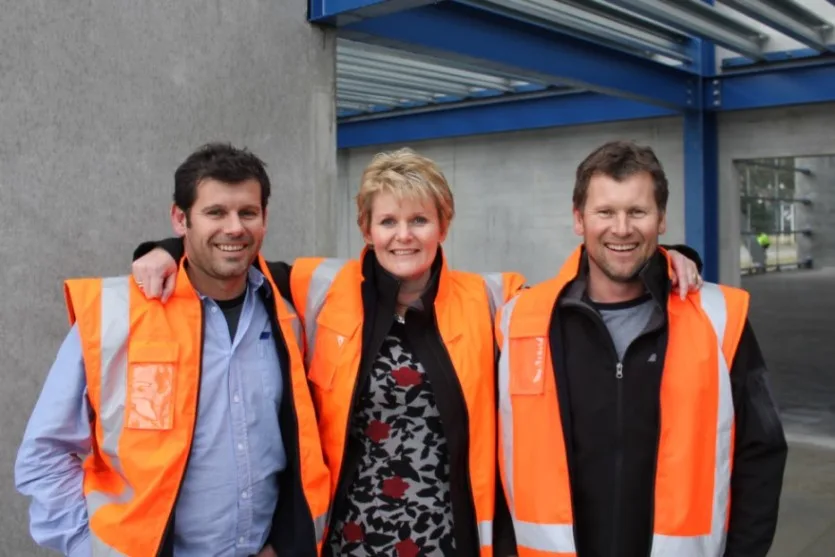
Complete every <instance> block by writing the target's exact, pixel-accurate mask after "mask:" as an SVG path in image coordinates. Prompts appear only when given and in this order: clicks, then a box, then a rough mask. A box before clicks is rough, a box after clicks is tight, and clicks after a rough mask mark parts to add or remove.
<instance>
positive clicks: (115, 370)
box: [64, 256, 330, 557]
mask: <svg viewBox="0 0 835 557" xmlns="http://www.w3.org/2000/svg"><path fill="white" fill-rule="evenodd" d="M258 260H259V264H260V270H261V272H262V273H264V276H265V277H266V278H267V280H268V282H269V283H270V285H271V286H272V290H273V294H274V296H273V297H274V299H275V312H276V316H277V318H278V319H277V320H278V324H279V327H280V329H281V333H282V335H283V336H284V339H285V341H286V345H287V351H288V353H289V360H290V370H289V376H290V382H289V385H288V391H289V393H292V396H293V400H294V403H295V408H296V415H297V422H298V432H297V434H298V440H299V447H298V450H299V455H300V460H301V477H302V486H303V491H304V495H305V499H306V502H307V506H308V508H309V510H310V513H311V518H312V519H313V520H314V522H315V526H316V528H315V530H316V534H317V537H318V542H317V543H318V545H319V547H321V541H322V536H323V533H324V526H325V521H326V517H327V511H328V503H329V489H330V481H329V477H328V470H327V467H326V466H325V464H324V460H323V457H322V450H321V445H320V443H319V435H318V430H317V427H316V416H315V411H314V409H313V404H312V400H311V398H310V394H309V391H308V388H307V379H306V376H305V371H304V362H303V357H302V350H303V345H300V344H299V341H300V340H301V338H302V331H301V326H300V324H299V321H298V318H297V316H296V314H295V313H294V312H293V310H292V308H291V306H290V304H289V303H288V302H287V301H286V300H285V299H284V298H282V297H281V295H280V294H279V291H278V289H277V288H276V286H275V283H274V282H273V279H272V277H271V276H270V274H269V271H268V270H267V266H266V264H265V262H264V261H263V259H262V258H261V257H260V256H259V259H258ZM64 289H65V297H66V302H67V307H68V310H69V316H70V324H74V323H77V325H78V331H79V333H80V336H81V344H82V354H83V358H84V367H85V372H86V378H87V393H88V397H89V400H90V405H91V408H92V409H93V411H94V413H95V419H94V425H95V429H94V431H93V439H92V452H91V454H90V455H89V457H87V458H86V459H85V460H84V464H83V469H84V495H85V497H86V499H87V512H88V516H89V526H90V539H91V543H92V547H93V556H94V557H99V556H102V557H104V556H107V557H119V556H129V557H146V556H147V557H153V556H156V555H157V552H158V550H159V547H160V544H161V543H162V538H163V536H164V534H165V530H166V527H167V523H168V520H169V517H170V515H171V513H172V512H173V510H174V505H175V503H176V498H177V493H178V490H179V487H180V484H181V482H182V479H183V475H184V473H185V470H186V463H187V460H188V455H189V452H190V450H191V443H192V435H193V432H194V426H195V420H196V419H197V394H198V389H199V385H200V375H201V373H200V370H201V363H202V362H201V354H202V343H203V340H202V330H203V329H202V319H203V316H202V303H201V301H200V298H199V297H198V295H197V294H196V293H195V291H194V290H193V288H192V286H191V282H190V281H189V279H188V276H187V274H186V272H185V265H180V271H179V276H178V277H177V281H176V290H175V292H174V295H173V296H172V297H171V299H170V300H169V301H168V302H167V303H166V304H165V305H163V304H162V303H160V302H159V301H158V300H147V299H146V298H145V296H144V294H142V292H141V291H140V290H139V288H138V287H137V286H136V283H135V282H134V281H133V279H132V278H131V277H127V276H125V277H112V278H88V279H72V280H68V281H66V283H65V287H64Z"/></svg>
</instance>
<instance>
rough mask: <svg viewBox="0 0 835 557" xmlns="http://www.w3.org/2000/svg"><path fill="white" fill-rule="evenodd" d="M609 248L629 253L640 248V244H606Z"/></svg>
mask: <svg viewBox="0 0 835 557" xmlns="http://www.w3.org/2000/svg"><path fill="white" fill-rule="evenodd" d="M605 245H606V248H607V249H610V250H612V251H614V252H617V253H629V252H630V251H634V250H636V249H638V244H605Z"/></svg>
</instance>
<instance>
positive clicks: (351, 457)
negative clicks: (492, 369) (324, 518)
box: [326, 250, 479, 557]
mask: <svg viewBox="0 0 835 557" xmlns="http://www.w3.org/2000/svg"><path fill="white" fill-rule="evenodd" d="M441 262H442V254H441V252H440V250H439V251H438V255H437V257H436V259H435V262H434V263H433V266H432V278H431V279H430V282H429V284H428V288H427V290H426V292H425V293H424V294H423V296H422V297H421V303H420V304H419V305H420V306H421V307H422V309H416V308H410V309H409V310H408V318H407V319H406V322H405V331H406V336H407V340H408V343H409V345H410V347H411V348H412V350H413V351H414V353H415V356H416V357H417V359H418V360H419V361H420V362H421V363H422V364H423V366H424V368H425V369H426V374H427V376H428V378H429V382H430V383H431V384H432V390H433V391H434V394H435V401H436V403H437V405H438V411H439V413H440V415H441V424H442V427H443V430H444V435H445V437H446V439H447V447H448V448H449V462H450V496H451V501H452V515H453V535H454V539H455V548H456V551H455V554H456V556H458V555H460V556H462V557H465V556H472V557H475V556H477V555H479V540H478V531H477V522H476V516H475V504H474V501H473V497H472V492H471V490H470V479H469V477H470V473H469V450H468V447H469V424H468V417H467V407H466V402H465V400H464V393H463V391H462V389H461V385H460V383H459V382H458V376H457V374H456V372H455V368H453V365H452V360H451V359H450V356H449V353H448V352H447V349H446V347H445V346H444V344H443V341H442V340H441V336H440V332H439V330H438V325H437V322H436V319H435V303H434V302H435V295H436V293H437V291H438V284H439V280H441V277H440V273H441ZM362 274H363V283H362V306H363V310H364V313H365V319H364V320H363V330H362V356H361V359H360V370H359V374H358V376H357V386H356V388H355V391H354V392H355V395H354V400H352V401H351V405H352V408H356V406H357V403H358V397H359V394H360V393H362V392H363V390H364V385H365V383H366V382H367V381H368V377H369V374H370V372H371V367H372V366H373V365H374V362H375V360H376V359H377V354H378V353H379V352H380V349H381V348H382V345H383V342H384V341H385V338H386V335H387V334H388V332H389V331H390V330H391V327H392V325H393V323H394V314H395V304H396V301H397V294H398V290H399V288H400V282H399V281H398V280H397V279H396V278H395V277H394V276H392V275H391V274H389V273H388V272H387V271H385V270H384V269H383V268H382V267H381V266H380V265H379V263H377V258H376V256H375V255H374V252H373V251H368V252H367V253H366V255H365V257H364V258H363V261H362ZM362 450H363V446H362V444H361V443H360V442H358V440H357V439H354V438H352V437H350V436H349V437H348V445H347V448H346V451H345V456H344V457H343V466H342V471H341V474H340V477H339V481H338V484H337V491H336V497H335V499H334V502H333V511H332V516H333V517H339V516H340V515H341V514H342V510H343V509H342V507H341V505H342V504H343V503H344V501H345V496H346V493H347V491H348V488H349V487H350V483H351V480H352V479H353V476H354V474H355V472H356V467H357V465H358V464H359V461H360V459H361V458H362V452H361V451H362ZM326 554H328V555H329V553H327V552H326Z"/></svg>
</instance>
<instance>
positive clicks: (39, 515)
mask: <svg viewBox="0 0 835 557" xmlns="http://www.w3.org/2000/svg"><path fill="white" fill-rule="evenodd" d="M264 282H265V279H264V275H262V274H261V273H260V272H259V271H258V270H256V269H255V268H251V269H250V272H249V281H248V288H247V293H246V296H245V299H244V306H243V309H242V310H241V315H240V319H239V322H238V327H237V330H236V333H235V338H234V339H230V336H229V328H228V327H227V324H226V319H225V317H224V315H223V311H221V309H220V308H219V307H218V305H217V304H216V303H215V302H214V301H213V300H211V299H209V298H206V297H205V296H201V299H202V303H203V314H204V320H205V326H204V340H203V365H202V375H201V378H200V397H199V404H198V413H197V425H196V428H195V433H194V440H193V443H192V448H191V457H190V458H189V463H188V468H187V469H186V472H185V476H184V478H183V484H182V489H181V490H180V497H179V499H178V500H177V506H176V520H175V523H174V555H175V557H206V556H216V557H246V556H248V555H252V554H256V553H258V552H259V551H260V550H261V548H262V547H263V545H264V544H265V543H266V541H267V537H268V535H269V532H270V528H271V526H272V517H273V512H274V511H275V506H276V502H277V500H278V481H277V475H278V473H279V472H280V471H281V470H283V469H284V468H285V466H286V464H287V457H286V454H285V451H284V443H283V440H282V437H281V431H280V429H279V424H278V409H279V403H280V401H281V396H282V390H283V383H282V379H281V370H280V368H279V362H278V355H277V353H276V348H275V340H274V338H273V333H272V328H271V326H270V318H269V314H268V312H267V309H266V308H265V306H264V303H263V302H262V300H261V297H260V295H259V294H258V292H257V291H258V289H259V288H261V286H262V285H263V284H264ZM267 303H270V302H267ZM90 416H91V409H90V405H89V401H88V399H87V381H86V376H85V372H84V361H83V358H82V352H81V341H80V337H79V334H78V330H77V328H76V327H73V328H72V329H71V330H70V333H69V334H68V335H67V337H66V339H65V340H64V343H63V344H62V345H61V348H60V350H59V351H58V357H57V358H56V360H55V363H54V364H53V366H52V369H51V370H50V372H49V375H48V377H47V379H46V382H45V383H44V387H43V391H42V392H41V396H40V398H39V399H38V402H37V404H36V405H35V410H34V411H33V413H32V417H31V418H30V420H29V424H28V426H27V428H26V432H25V433H24V437H23V442H22V444H21V446H20V450H19V452H18V455H17V462H16V465H15V482H16V484H17V488H18V490H19V491H20V492H21V493H22V494H24V495H27V496H29V497H31V498H32V503H31V506H30V513H29V514H30V530H31V533H32V537H33V538H34V539H35V541H36V542H37V543H39V544H41V545H43V546H45V547H49V548H51V549H55V550H57V551H60V552H62V553H63V554H65V555H69V556H71V557H90V555H91V548H90V542H89V529H88V523H87V520H88V517H87V507H86V502H85V499H84V493H83V490H82V478H83V471H82V469H81V460H80V458H79V456H77V455H82V456H83V455H85V454H87V453H89V451H90V447H91V443H90V438H91V429H90Z"/></svg>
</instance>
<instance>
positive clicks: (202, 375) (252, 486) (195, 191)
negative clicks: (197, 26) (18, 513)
mask: <svg viewBox="0 0 835 557" xmlns="http://www.w3.org/2000/svg"><path fill="white" fill-rule="evenodd" d="M269 196H270V181H269V178H268V176H267V173H266V170H265V168H264V165H263V163H262V162H261V161H260V160H259V159H258V158H257V157H256V156H255V155H253V154H252V153H250V152H248V151H246V150H240V149H236V148H234V147H232V146H230V145H225V144H210V145H207V146H205V147H203V148H201V149H199V150H198V151H196V152H195V153H193V154H192V155H190V156H189V157H188V158H187V159H186V160H185V162H183V164H182V165H180V167H179V168H178V169H177V171H176V173H175V175H174V205H173V207H172V208H171V223H172V226H173V228H174V231H175V232H176V233H177V235H178V236H180V237H182V239H183V244H184V247H185V258H184V260H183V265H181V266H180V271H179V276H178V279H177V287H176V289H175V290H174V292H173V295H172V296H171V299H170V300H169V301H168V303H167V304H165V305H163V304H161V303H160V302H159V301H157V300H149V299H147V298H146V297H145V296H144V295H143V293H142V292H141V288H142V285H141V284H138V283H136V282H134V281H133V279H131V278H130V277H113V278H104V279H101V278H90V279H74V280H69V281H67V283H66V286H65V293H66V299H67V305H68V309H69V314H70V322H71V323H72V328H71V330H70V332H69V335H68V336H67V338H66V340H65V341H64V343H63V345H62V346H61V349H60V351H59V353H58V358H57V359H56V361H55V363H54V365H53V367H52V370H51V371H50V373H49V376H48V377H47V380H46V383H45V384H44V387H43V392H42V393H41V396H40V399H39V400H38V402H37V405H36V407H35V410H34V412H33V414H32V417H31V419H30V421H29V425H28V427H27V429H26V433H25V435H24V439H23V443H22V445H21V447H20V451H19V453H18V458H17V464H16V468H15V478H16V482H17V486H18V489H19V490H20V492H21V493H23V494H25V495H28V496H30V497H31V498H32V505H31V512H30V516H31V532H32V536H33V537H34V539H35V541H36V542H38V543H39V544H41V545H44V546H46V547H49V548H52V549H55V550H57V551H60V552H61V553H63V554H65V555H69V556H71V557H76V556H78V557H89V556H91V555H92V556H94V557H96V556H104V555H107V556H113V557H115V556H127V555H129V556H131V557H151V556H166V557H172V556H173V557H206V556H215V557H247V556H250V555H256V554H257V555H259V556H261V557H263V556H270V555H275V551H274V549H277V550H278V551H279V552H280V553H281V554H282V555H316V554H317V546H318V545H319V544H321V541H322V535H323V529H324V524H325V518H326V515H327V508H328V498H329V493H328V486H329V483H330V480H329V473H328V470H327V468H326V466H325V463H324V460H323V457H322V450H321V445H320V442H319V435H318V429H317V426H316V421H315V420H316V418H315V412H314V409H313V405H312V401H311V398H310V393H309V391H308V390H307V379H306V374H305V370H304V363H303V354H302V349H301V346H300V344H299V343H300V341H301V340H302V339H301V330H300V327H299V323H298V318H297V317H296V314H295V312H294V311H293V310H292V307H291V305H290V302H288V301H287V300H286V299H285V298H284V297H282V292H281V291H280V290H279V288H278V287H277V286H276V284H280V283H282V282H287V280H288V279H287V277H286V276H283V277H282V276H279V275H280V274H282V273H284V271H283V269H282V268H280V267H273V266H268V265H267V264H266V263H265V262H264V260H263V258H261V257H260V256H259V250H260V248H261V243H262V241H263V239H264V233H265V231H266V222H267V200H268V198H269Z"/></svg>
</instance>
